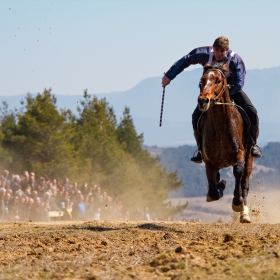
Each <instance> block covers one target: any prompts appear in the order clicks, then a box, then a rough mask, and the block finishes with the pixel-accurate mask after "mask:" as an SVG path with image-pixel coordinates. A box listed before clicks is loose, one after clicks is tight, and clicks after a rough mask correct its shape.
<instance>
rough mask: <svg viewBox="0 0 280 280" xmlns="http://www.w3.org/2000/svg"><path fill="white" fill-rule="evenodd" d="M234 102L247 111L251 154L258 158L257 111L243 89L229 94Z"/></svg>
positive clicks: (259, 154) (259, 155)
mask: <svg viewBox="0 0 280 280" xmlns="http://www.w3.org/2000/svg"><path fill="white" fill-rule="evenodd" d="M230 97H231V98H232V99H233V100H234V102H235V103H236V104H237V105H239V106H241V107H242V108H243V109H244V110H245V112H246V113H247V115H248V117H249V119H250V122H251V130H250V132H251V138H252V139H251V142H252V143H251V145H252V148H251V155H252V157H253V158H259V157H261V156H262V154H261V151H260V150H259V148H258V146H256V144H257V138H258V136H259V117H258V112H257V110H256V108H255V107H254V105H253V104H252V102H251V100H250V99H249V97H248V96H247V95H246V93H245V92H244V91H243V90H240V91H239V92H237V93H235V94H233V95H231V96H230Z"/></svg>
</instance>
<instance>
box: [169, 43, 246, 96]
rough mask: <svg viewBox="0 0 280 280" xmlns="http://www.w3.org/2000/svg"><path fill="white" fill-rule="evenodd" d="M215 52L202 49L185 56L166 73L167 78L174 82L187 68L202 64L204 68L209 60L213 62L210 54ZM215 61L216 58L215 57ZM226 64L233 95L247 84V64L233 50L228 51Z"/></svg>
mask: <svg viewBox="0 0 280 280" xmlns="http://www.w3.org/2000/svg"><path fill="white" fill-rule="evenodd" d="M211 50H212V51H213V47H212V46H207V47H200V48H196V49H194V50H192V51H191V52H190V53H189V54H187V55H185V56H183V57H182V58H181V59H179V60H178V61H176V62H175V63H174V64H173V65H172V66H171V68H170V69H169V70H168V71H167V72H166V74H165V75H166V76H167V77H168V78H169V79H171V80H173V79H174V78H175V77H176V76H177V75H178V74H180V73H181V72H182V71H183V70H184V69H185V68H187V67H189V66H190V65H193V64H201V65H202V66H204V65H205V64H206V63H207V62H209V58H210V60H211V55H210V52H211ZM212 59H213V61H214V60H215V57H214V56H213V58H212ZM225 60H226V63H228V65H229V69H230V71H231V74H230V76H229V78H228V79H227V82H228V84H229V85H231V89H230V90H229V93H230V94H231V95H233V94H235V93H236V92H238V91H240V90H241V89H242V88H243V86H244V82H245V76H246V69H245V64H244V62H243V60H242V58H241V57H240V56H239V55H238V54H237V53H235V52H232V51H231V50H229V51H228V53H227V56H226V58H225Z"/></svg>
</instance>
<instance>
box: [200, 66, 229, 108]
mask: <svg viewBox="0 0 280 280" xmlns="http://www.w3.org/2000/svg"><path fill="white" fill-rule="evenodd" d="M228 75H229V71H228V67H227V64H221V63H216V64H213V65H212V66H210V65H209V64H206V65H205V67H204V71H203V75H202V77H201V80H200V84H199V85H200V94H199V96H198V108H199V110H200V111H201V112H206V111H207V110H208V109H209V108H210V105H211V104H213V103H214V102H215V101H217V100H219V99H220V98H222V95H223V93H224V92H225V91H226V85H227V82H226V78H227V77H228ZM213 101H214V102H213Z"/></svg>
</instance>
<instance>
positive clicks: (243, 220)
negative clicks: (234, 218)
mask: <svg viewBox="0 0 280 280" xmlns="http://www.w3.org/2000/svg"><path fill="white" fill-rule="evenodd" d="M240 223H243V224H246V223H247V224H250V223H251V219H250V217H249V215H247V214H244V215H241V216H240Z"/></svg>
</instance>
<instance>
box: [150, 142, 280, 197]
mask: <svg viewBox="0 0 280 280" xmlns="http://www.w3.org/2000/svg"><path fill="white" fill-rule="evenodd" d="M145 148H146V149H147V150H148V151H149V152H150V153H151V154H152V155H158V156H159V157H160V161H161V163H162V165H163V166H164V167H166V169H167V171H168V172H173V171H175V170H177V171H178V176H179V178H180V179H182V180H183V182H184V184H183V186H182V187H181V188H180V189H179V190H178V191H176V192H170V197H198V196H205V195H206V192H207V191H206V187H207V184H208V183H207V179H206V174H205V166H204V164H194V163H193V162H191V161H190V158H191V157H192V156H193V153H194V151H195V149H196V148H195V147H194V146H189V145H184V146H179V147H177V148H175V147H173V148H158V147H145ZM262 152H263V156H262V157H261V158H259V159H255V160H254V167H253V172H252V176H251V178H250V185H251V186H253V189H255V190H256V188H257V189H259V190H260V189H262V188H263V187H264V186H265V189H266V190H267V189H270V190H272V189H275V188H277V189H279V182H280V160H279V159H280V143H279V142H270V143H268V144H267V145H266V146H265V147H264V148H263V150H262ZM220 173H221V178H222V179H224V180H226V181H227V187H226V190H225V194H232V193H233V190H234V176H233V175H232V167H229V168H226V169H223V170H221V172H220Z"/></svg>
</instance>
